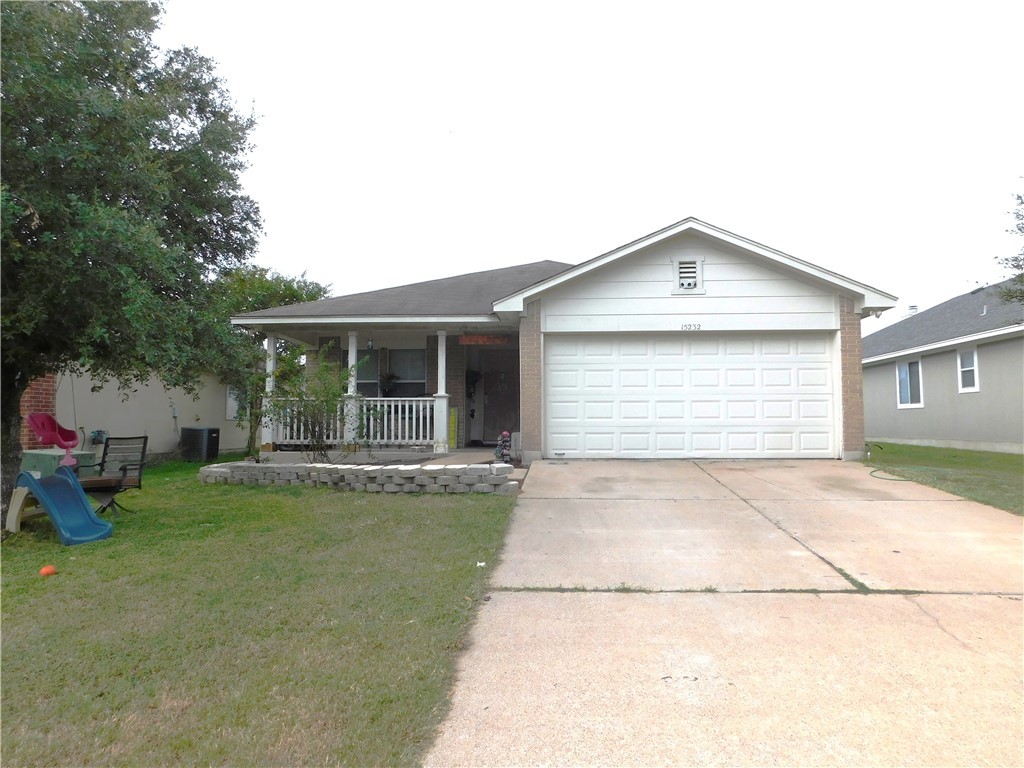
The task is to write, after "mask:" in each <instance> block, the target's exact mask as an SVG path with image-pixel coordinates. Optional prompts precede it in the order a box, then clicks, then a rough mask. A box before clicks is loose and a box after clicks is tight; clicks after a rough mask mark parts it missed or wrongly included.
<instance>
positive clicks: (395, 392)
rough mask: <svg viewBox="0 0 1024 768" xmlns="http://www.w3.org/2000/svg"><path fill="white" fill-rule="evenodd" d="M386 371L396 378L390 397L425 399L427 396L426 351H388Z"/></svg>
mask: <svg viewBox="0 0 1024 768" xmlns="http://www.w3.org/2000/svg"><path fill="white" fill-rule="evenodd" d="M388 371H389V372H390V373H393V374H394V375H395V376H397V377H398V379H397V381H396V382H395V384H394V385H393V386H392V392H391V394H392V397H425V396H426V394H427V351H426V350H425V349H391V350H388Z"/></svg>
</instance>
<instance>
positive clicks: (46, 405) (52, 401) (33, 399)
mask: <svg viewBox="0 0 1024 768" xmlns="http://www.w3.org/2000/svg"><path fill="white" fill-rule="evenodd" d="M30 413H48V414H50V415H51V416H56V415H57V374H55V373H48V374H46V375H45V376H40V377H39V378H37V379H33V380H32V382H31V383H30V384H29V385H28V389H26V390H25V394H23V395H22V396H21V419H22V421H21V435H20V439H21V448H22V450H25V451H28V450H32V449H33V448H49V447H51V444H50V443H45V444H44V443H41V442H40V441H39V438H38V437H36V433H35V432H33V431H32V428H31V427H29V425H28V422H27V421H25V418H26V417H27V416H28V415H29V414H30ZM63 426H71V425H63Z"/></svg>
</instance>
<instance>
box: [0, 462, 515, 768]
mask: <svg viewBox="0 0 1024 768" xmlns="http://www.w3.org/2000/svg"><path fill="white" fill-rule="evenodd" d="M197 470H198V465H194V464H182V463H174V464H165V465H163V466H160V467H157V468H154V469H152V470H148V471H147V473H146V478H145V483H144V488H143V489H142V490H141V491H135V492H130V493H127V494H123V495H122V496H121V497H119V499H120V500H121V501H122V502H123V503H124V505H125V506H127V507H129V508H130V509H132V510H134V511H133V512H131V513H115V514H112V515H109V516H108V517H109V519H111V520H112V522H113V523H114V526H115V530H114V535H113V537H112V538H110V539H107V540H105V541H100V542H95V543H91V544H84V545H80V546H75V547H63V546H61V545H60V544H59V543H58V542H57V537H56V534H55V533H54V531H53V528H52V527H51V525H50V523H49V520H48V519H47V518H45V517H43V518H36V519H34V520H30V521H28V522H27V523H25V525H24V527H23V532H22V533H20V534H17V535H13V536H10V537H9V538H7V539H6V540H5V541H4V542H3V545H2V552H3V560H2V562H3V566H2V589H3V608H2V619H3V637H2V643H3V647H2V652H3V655H2V659H3V669H2V675H3V679H2V682H3V692H2V693H3V698H2V754H0V757H2V762H3V764H4V765H5V766H16V765H95V764H102V765H131V766H137V765H167V764H188V765H200V764H210V765H288V766H300V765H313V764H317V765H357V766H364V765H377V764H415V763H416V762H417V760H418V758H419V757H420V756H421V754H422V752H423V751H424V750H425V749H426V748H427V747H429V745H430V742H431V739H432V735H433V731H434V728H435V727H436V725H437V724H438V723H439V722H440V720H441V718H442V717H443V716H444V714H445V712H446V709H447V695H448V692H449V688H450V686H451V683H452V675H453V664H454V658H455V655H456V654H457V652H458V650H459V648H460V646H461V643H462V640H463V638H464V636H465V633H466V630H467V628H468V624H469V622H470V620H471V619H472V617H473V614H474V610H475V607H476V606H477V604H478V601H479V600H480V599H481V597H482V595H483V592H484V589H485V587H486V579H487V575H488V573H489V571H490V569H491V567H492V566H493V565H494V563H495V560H496V556H497V552H498V550H499V547H500V544H501V540H502V536H503V534H504V531H505V528H506V525H507V522H508V518H509V513H510V511H511V509H512V506H513V503H514V500H513V499H510V498H507V497H497V496H489V495H488V496H484V495H476V494H473V495H470V494H461V495H458V496H454V495H453V496H443V495H442V496H436V495H412V496H410V495H408V494H387V495H384V494H361V493H344V492H335V491H329V490H324V489H314V488H308V487H282V488H278V487H256V488H254V487H244V486H226V485H202V484H200V483H199V482H198V480H197V479H196V475H197ZM480 563H486V565H484V566H481V565H479V564H480ZM46 564H53V565H54V566H56V568H57V575H56V576H51V577H49V578H44V577H42V576H40V575H39V569H40V568H41V567H42V566H43V565H46Z"/></svg>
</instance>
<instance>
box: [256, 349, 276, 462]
mask: <svg viewBox="0 0 1024 768" xmlns="http://www.w3.org/2000/svg"><path fill="white" fill-rule="evenodd" d="M276 368H277V336H275V335H274V334H273V333H268V334H267V389H266V396H265V397H264V399H263V414H264V416H263V438H262V440H261V442H262V445H261V446H260V450H261V451H272V450H274V425H273V424H272V423H271V421H270V417H269V416H267V415H266V414H267V413H268V411H269V405H270V396H271V395H272V394H274V371H275V369H276Z"/></svg>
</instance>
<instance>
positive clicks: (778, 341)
mask: <svg viewBox="0 0 1024 768" xmlns="http://www.w3.org/2000/svg"><path fill="white" fill-rule="evenodd" d="M831 351H832V343H831V339H830V334H827V333H821V334H817V335H813V334H803V335H799V334H798V335H782V334H777V333H776V334H751V335H748V336H746V337H743V336H738V335H737V336H730V335H726V334H721V335H717V336H715V335H710V334H702V335H669V334H662V335H657V334H654V335H629V334H601V335H600V336H596V335H595V336H586V335H575V336H569V335H567V336H559V335H557V334H548V335H546V336H545V382H546V392H545V414H546V415H545V418H546V419H547V433H546V441H545V452H546V454H547V455H553V456H567V457H581V458H585V457H597V456H602V457H605V456H622V457H634V458H659V457H680V458H682V457H707V458H716V457H721V458H728V457H757V456H766V457H768V456H772V457H787V458H789V457H804V456H806V457H813V458H826V457H833V456H834V451H835V449H834V445H835V438H834V429H835V427H834V424H833V421H834V413H833V408H834V405H833V394H832V360H831Z"/></svg>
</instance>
